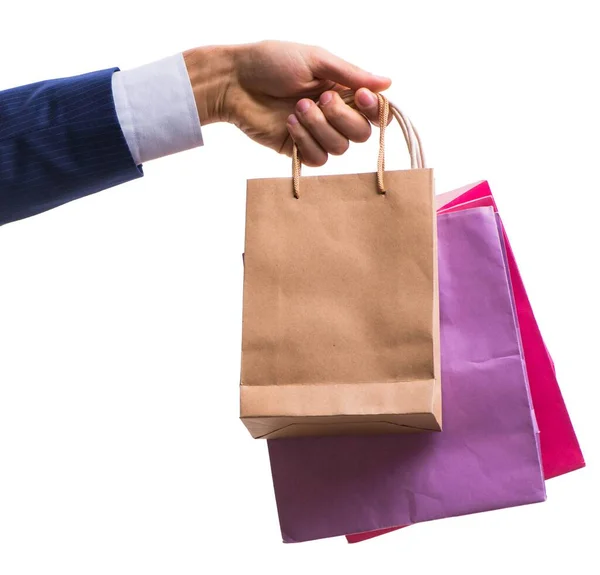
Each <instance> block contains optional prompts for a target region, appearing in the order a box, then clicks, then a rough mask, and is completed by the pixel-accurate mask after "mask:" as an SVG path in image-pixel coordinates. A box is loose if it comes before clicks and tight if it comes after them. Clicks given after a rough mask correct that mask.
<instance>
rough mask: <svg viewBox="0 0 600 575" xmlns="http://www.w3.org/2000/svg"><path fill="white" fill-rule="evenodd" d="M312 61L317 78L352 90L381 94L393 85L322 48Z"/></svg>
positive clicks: (318, 49)
mask: <svg viewBox="0 0 600 575" xmlns="http://www.w3.org/2000/svg"><path fill="white" fill-rule="evenodd" d="M310 61H311V63H312V66H311V68H312V72H313V74H314V75H315V76H316V77H317V78H319V79H320V80H330V81H332V82H335V83H336V84H341V85H342V86H346V87H347V88H350V89H352V90H358V89H359V88H368V89H369V90H372V91H374V92H380V91H382V90H386V89H387V88H389V87H390V85H391V84H392V81H391V80H390V79H389V78H386V77H384V76H376V75H375V74H370V73H369V72H366V71H365V70H362V69H361V68H359V67H358V66H355V65H354V64H350V63H349V62H346V61H345V60H342V59H341V58H338V57H337V56H334V55H333V54H331V53H330V52H327V50H323V49H321V48H317V49H315V53H314V54H313V55H312V58H311V59H310Z"/></svg>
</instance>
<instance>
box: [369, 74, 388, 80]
mask: <svg viewBox="0 0 600 575" xmlns="http://www.w3.org/2000/svg"><path fill="white" fill-rule="evenodd" d="M373 76H375V78H377V79H378V80H381V81H382V82H391V81H392V80H391V78H388V77H387V76H378V75H377V74H373Z"/></svg>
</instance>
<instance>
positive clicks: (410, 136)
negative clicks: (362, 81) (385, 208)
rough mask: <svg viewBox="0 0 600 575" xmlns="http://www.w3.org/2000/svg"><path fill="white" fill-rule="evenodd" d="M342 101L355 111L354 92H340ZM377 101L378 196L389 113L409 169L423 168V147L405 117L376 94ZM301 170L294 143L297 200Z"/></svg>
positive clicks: (413, 128)
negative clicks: (405, 149) (399, 131)
mask: <svg viewBox="0 0 600 575" xmlns="http://www.w3.org/2000/svg"><path fill="white" fill-rule="evenodd" d="M340 96H341V97H342V100H343V101H344V102H345V103H346V104H348V105H349V106H351V107H352V108H354V109H356V104H355V103H354V92H353V91H352V90H345V91H344V92H340ZM377 100H378V103H379V154H378V156H377V192H378V193H379V194H385V193H386V189H385V185H384V173H385V130H386V127H387V125H388V120H389V115H390V111H391V113H392V115H393V116H394V118H396V121H397V122H398V123H399V124H400V128H401V129H402V133H403V135H404V140H405V141H406V145H407V147H408V152H409V154H410V167H411V169H413V170H415V169H420V168H424V167H425V155H424V153H423V146H422V145H421V138H420V137H419V133H418V132H417V130H416V129H415V127H414V126H413V125H412V122H411V121H410V119H409V118H408V117H407V116H405V115H404V114H403V113H402V112H401V111H400V109H399V108H398V107H397V106H395V105H394V104H392V103H391V102H390V101H389V100H388V99H387V98H386V97H385V96H383V95H381V94H377ZM301 168H302V161H301V159H300V154H299V152H298V147H297V146H296V142H294V146H293V150H292V185H293V192H294V197H295V198H296V199H298V198H299V197H300V172H301Z"/></svg>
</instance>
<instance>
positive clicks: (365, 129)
mask: <svg viewBox="0 0 600 575" xmlns="http://www.w3.org/2000/svg"><path fill="white" fill-rule="evenodd" d="M370 137H371V124H369V123H368V122H363V125H362V126H361V128H360V130H357V132H356V135H355V136H354V138H353V139H352V140H353V141H354V142H358V143H363V142H366V141H367V140H368V139H369V138H370Z"/></svg>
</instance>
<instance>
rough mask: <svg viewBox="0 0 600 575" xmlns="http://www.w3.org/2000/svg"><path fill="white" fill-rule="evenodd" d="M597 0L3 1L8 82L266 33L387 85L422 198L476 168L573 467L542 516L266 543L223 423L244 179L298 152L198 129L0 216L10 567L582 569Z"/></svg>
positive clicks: (351, 165) (262, 494)
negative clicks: (530, 312) (550, 364)
mask: <svg viewBox="0 0 600 575" xmlns="http://www.w3.org/2000/svg"><path fill="white" fill-rule="evenodd" d="M595 5H596V2H594V1H593V0H590V1H589V2H584V1H574V0H571V1H569V2H556V1H550V0H547V1H545V2H542V1H540V2H534V1H531V0H521V1H519V2H509V1H504V2H481V1H480V2H467V1H456V0H454V1H452V2H444V1H441V0H440V1H439V2H433V1H425V0H419V1H416V0H412V1H411V2H407V1H405V0H395V1H394V2H368V3H359V2H355V3H350V2H346V3H341V2H326V1H324V0H321V1H319V2H313V1H309V0H301V1H299V2H291V3H290V2H282V1H278V2H266V1H262V2H261V1H257V2H241V1H233V0H230V1H227V2H202V1H197V2H192V1H190V0H187V1H185V2H184V1H182V0H170V1H169V2H166V3H163V2H139V1H129V0H120V1H119V2H116V1H113V0H104V1H103V2H101V3H87V2H69V1H68V0H54V1H52V2H42V1H34V2H9V1H8V0H6V1H5V2H3V4H2V11H1V12H2V16H1V19H2V20H1V22H2V23H1V28H2V31H1V33H0V62H1V71H2V72H1V74H0V88H9V87H12V86H15V85H19V84H24V83H28V82H32V81H37V80H42V79H46V78H51V77H60V76H67V75H73V74H78V73H82V72H86V71H91V70H95V69H100V68H107V67H110V66H114V65H117V66H120V67H121V68H128V67H133V66H137V65H140V64H144V63H146V62H150V61H152V60H155V59H159V58H162V57H163V56H167V55H170V54H173V53H176V52H178V51H181V50H183V49H187V48H190V47H193V46H196V45H200V44H212V43H221V44H224V43H242V42H250V41H255V40H261V39H265V38H275V39H289V40H296V41H300V42H305V43H314V44H320V45H322V46H324V47H326V48H328V49H330V50H331V51H334V52H335V53H337V54H339V55H340V56H342V57H344V58H346V59H348V60H350V61H353V62H355V63H356V64H358V65H361V66H363V67H365V68H367V69H369V70H371V71H373V72H374V73H378V74H384V75H389V76H391V77H392V78H393V80H394V85H393V87H392V89H391V90H390V92H389V93H390V96H391V97H392V99H393V100H394V101H396V102H397V103H399V104H400V105H401V106H402V107H403V108H404V109H405V110H406V111H407V112H408V113H409V115H410V116H411V118H412V119H413V121H414V123H415V124H416V125H417V126H418V127H419V128H420V131H421V135H422V137H423V141H424V144H425V146H426V152H427V156H428V160H429V164H430V165H431V166H433V167H434V168H435V170H436V179H437V188H438V191H440V192H442V191H447V190H450V189H453V188H456V187H459V186H462V185H464V184H467V183H469V182H472V181H475V180H478V179H487V180H489V181H490V184H491V186H492V189H493V190H494V193H495V195H496V198H497V201H498V204H499V206H500V211H501V214H502V216H503V218H504V221H505V224H506V227H507V229H508V232H509V235H510V238H511V241H512V244H513V248H514V250H515V253H516V256H517V259H518V262H519V265H520V267H521V268H522V272H523V276H524V279H525V282H526V285H527V288H528V291H529V294H530V297H531V300H532V302H533V305H534V309H535V312H536V314H537V317H538V320H539V323H540V326H541V328H542V332H543V334H544V337H545V339H546V342H547V345H548V347H549V349H550V351H551V353H552V355H553V357H554V360H555V363H556V366H557V370H558V375H559V380H560V383H561V387H562V390H563V393H564V396H565V399H566V401H567V405H568V408H569V410H570V413H571V416H572V418H573V421H574V423H575V427H576V430H577V432H578V435H579V437H580V440H581V443H582V447H583V449H584V454H585V456H586V459H587V461H588V467H587V468H586V469H584V470H582V471H578V472H575V473H572V474H570V475H567V476H564V477H561V478H557V479H553V480H552V481H550V482H549V483H548V501H547V502H546V503H543V504H538V505H533V506H529V507H522V508H518V509H510V510H505V511H499V512H494V513H486V514H480V515H478V516H471V517H463V518H459V519H450V520H444V521H438V522H435V523H431V524H424V525H419V526H416V527H412V528H410V529H405V530H403V531H400V532H397V533H394V534H392V535H387V536H385V537H381V538H379V539H376V540H373V541H371V542H367V543H363V544H360V545H354V546H349V545H347V544H346V543H345V541H344V539H336V540H326V541H319V542H315V543H308V544H299V545H291V546H290V545H287V546H286V545H284V544H282V543H281V542H280V535H279V528H278V522H277V515H276V508H275V501H274V497H273V492H272V485H271V481H270V474H269V465H268V460H267V451H266V444H265V443H264V442H261V441H254V440H252V439H251V438H250V436H249V434H248V432H247V431H246V430H245V428H244V427H243V425H242V424H241V423H240V422H239V421H238V419H237V417H238V382H239V362H240V341H241V332H240V327H241V302H242V261H241V253H242V250H243V234H244V201H245V180H246V178H248V177H270V176H285V175H287V174H289V173H290V162H289V160H287V159H286V158H284V157H278V156H277V155H276V154H275V153H274V152H271V151H269V150H266V149H265V150H263V149H261V148H260V147H259V146H258V145H256V144H254V143H252V142H251V141H250V140H247V139H246V138H245V136H243V135H242V134H241V133H238V132H237V131H236V129H235V128H233V127H231V126H225V125H216V126H210V127H207V128H205V130H204V138H205V144H206V145H205V146H204V148H201V149H197V150H193V151H190V152H186V153H184V154H180V155H179V156H175V157H169V158H165V159H162V160H158V161H155V162H152V163H150V164H147V165H146V166H145V171H146V177H145V178H144V179H142V180H139V181H136V182H133V183H130V184H127V185H125V186H122V187H119V188H115V189H112V190H108V191H106V192H102V193H99V194H97V195H95V196H93V197H88V198H85V199H83V200H80V201H77V202H74V203H72V204H70V205H66V206H64V207H61V208H58V209H55V210H53V211H51V212H49V213H46V214H43V215H40V216H37V217H34V218H30V219H29V220H25V221H21V222H18V223H13V224H9V225H7V226H4V227H2V228H0V356H1V357H0V369H1V371H0V374H1V380H0V573H1V574H2V575H13V574H14V575H16V574H22V573H23V574H25V573H27V574H34V573H35V574H39V573H60V574H61V575H67V574H82V573H85V574H96V573H102V574H105V573H112V574H131V573H143V574H148V575H149V574H154V573H169V574H172V573H177V574H188V573H189V574H191V573H211V574H212V573H215V574H220V573H232V572H237V571H242V572H248V573H261V574H279V573H288V574H291V575H293V574H300V573H302V574H304V573H316V574H321V573H323V574H325V573H344V574H348V575H353V574H359V573H360V574H363V573H367V572H368V573H440V572H450V573H454V572H456V573H459V572H460V573H462V574H465V575H467V574H479V573H483V572H485V573H487V574H495V573H504V572H505V571H506V570H510V571H511V572H512V573H518V574H520V573H563V572H567V570H568V572H577V573H584V574H585V573H598V554H597V542H598V533H599V528H598V523H597V521H598V511H599V509H598V502H597V501H598V498H597V493H596V492H595V489H596V490H597V486H598V482H599V480H600V476H599V473H598V467H597V464H598V457H599V447H598V445H599V444H598V435H599V433H598V417H597V415H598V410H599V407H600V405H599V402H600V393H599V391H598V388H599V376H598V373H599V367H598V356H599V353H600V341H599V338H598V325H599V323H600V314H599V307H598V293H599V287H600V286H599V280H598V277H599V274H598V245H599V240H598V225H597V222H598V216H597V211H598V208H599V207H600V203H599V200H598V192H599V185H598V169H597V166H598V161H599V157H600V146H599V145H598V141H599V139H598V138H599V134H600V114H599V111H598V110H599V108H598V103H599V102H600V92H599V89H598V54H599V53H600V42H599V40H598V31H597V19H596V18H595V17H594V13H595V11H594V7H595ZM394 145H395V148H394ZM390 148H391V149H392V150H394V149H395V152H396V154H397V158H392V157H391V156H388V158H389V159H388V163H389V165H390V166H392V167H405V166H406V165H407V160H406V156H405V154H404V152H403V150H402V147H401V145H400V137H399V136H397V138H396V141H395V143H394V144H392V136H391V135H390ZM375 155H376V148H375V141H374V139H373V140H372V141H370V142H369V143H367V144H365V145H363V146H362V147H359V146H353V147H352V148H351V150H350V151H349V152H348V154H347V155H346V156H345V157H343V158H336V159H334V160H332V161H330V163H328V165H327V166H325V167H323V168H320V169H319V173H339V172H344V171H354V172H355V171H372V169H373V165H374V161H375Z"/></svg>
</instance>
